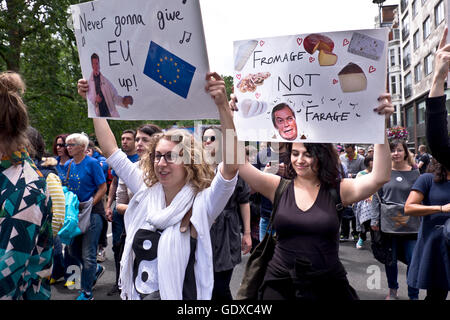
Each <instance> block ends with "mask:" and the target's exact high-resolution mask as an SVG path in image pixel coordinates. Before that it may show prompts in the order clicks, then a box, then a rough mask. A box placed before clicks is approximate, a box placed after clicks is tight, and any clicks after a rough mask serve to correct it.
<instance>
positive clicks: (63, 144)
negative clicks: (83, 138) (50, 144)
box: [56, 143, 66, 148]
mask: <svg viewBox="0 0 450 320" xmlns="http://www.w3.org/2000/svg"><path fill="white" fill-rule="evenodd" d="M65 146H66V144H65V143H57V144H56V147H57V148H64V147H65Z"/></svg>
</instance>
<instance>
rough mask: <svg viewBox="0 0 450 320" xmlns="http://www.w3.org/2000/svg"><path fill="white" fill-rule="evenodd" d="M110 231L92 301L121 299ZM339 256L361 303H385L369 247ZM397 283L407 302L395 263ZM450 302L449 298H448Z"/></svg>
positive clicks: (238, 272) (66, 296)
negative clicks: (113, 289)
mask: <svg viewBox="0 0 450 320" xmlns="http://www.w3.org/2000/svg"><path fill="white" fill-rule="evenodd" d="M110 230H111V228H109V231H108V232H109V233H108V247H107V249H106V253H107V254H106V261H105V262H103V263H102V265H103V266H104V267H106V271H105V273H104V274H103V276H102V277H101V278H100V279H99V281H98V283H97V285H96V287H95V289H94V299H95V300H120V297H119V295H114V296H108V295H107V292H108V291H109V290H110V289H111V287H112V285H113V284H114V281H115V271H114V258H113V253H112V249H111V248H112V246H111V234H110V232H111V231H110ZM339 255H340V258H341V261H342V263H343V265H344V266H345V269H346V270H347V273H348V274H347V277H348V279H349V281H350V284H351V285H352V286H353V288H355V290H356V291H357V293H358V295H359V297H360V298H361V299H362V300H384V298H385V297H386V295H387V292H388V288H387V280H386V273H385V270H384V266H383V265H381V264H380V263H378V261H376V260H375V259H374V258H373V255H372V252H371V251H370V245H369V243H368V242H367V243H366V244H365V247H364V248H363V249H361V250H358V249H356V248H355V242H354V241H348V242H341V245H340V250H339ZM248 256H249V255H248V254H247V255H245V256H243V257H242V262H241V263H240V264H239V265H237V266H236V268H235V270H234V272H233V277H232V280H231V292H232V294H233V296H235V295H236V292H237V290H238V289H239V285H240V282H241V280H242V275H243V272H244V266H245V263H246V262H247V259H248ZM398 283H399V290H398V296H399V300H408V294H407V286H406V266H405V265H404V264H403V263H401V262H399V263H398ZM78 294H79V293H78V290H77V289H75V288H74V289H68V288H66V287H64V286H63V282H59V283H56V284H55V285H53V286H52V297H51V299H52V300H74V299H76V297H77V296H78ZM425 295H426V292H425V290H420V294H419V299H420V300H423V299H424V298H425ZM448 299H450V297H449V298H448Z"/></svg>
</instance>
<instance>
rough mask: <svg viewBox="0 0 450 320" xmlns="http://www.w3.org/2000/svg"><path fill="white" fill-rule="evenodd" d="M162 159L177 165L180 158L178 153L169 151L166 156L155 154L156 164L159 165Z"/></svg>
mask: <svg viewBox="0 0 450 320" xmlns="http://www.w3.org/2000/svg"><path fill="white" fill-rule="evenodd" d="M161 158H164V160H166V162H167V163H175V162H176V161H177V160H178V158H179V156H178V154H177V153H176V152H173V151H169V152H167V153H165V154H161V153H156V154H155V163H159V161H160V160H161Z"/></svg>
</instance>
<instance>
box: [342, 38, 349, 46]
mask: <svg viewBox="0 0 450 320" xmlns="http://www.w3.org/2000/svg"><path fill="white" fill-rule="evenodd" d="M349 43H350V42H349V41H348V40H347V39H344V42H342V45H343V46H344V47H345V46H346V45H348V44H349Z"/></svg>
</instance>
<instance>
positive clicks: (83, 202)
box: [64, 133, 106, 300]
mask: <svg viewBox="0 0 450 320" xmlns="http://www.w3.org/2000/svg"><path fill="white" fill-rule="evenodd" d="M88 143H89V139H88V137H87V136H86V135H85V134H80V133H74V134H71V135H69V136H68V137H67V138H66V147H67V151H68V152H69V155H70V156H71V157H72V160H70V161H68V162H66V164H65V165H64V169H65V172H66V180H65V185H66V186H67V188H68V189H69V191H72V192H73V193H75V194H76V195H77V197H78V200H79V201H80V213H82V212H83V211H84V210H87V211H89V210H91V214H90V220H89V221H90V224H89V227H88V228H87V230H86V231H85V233H83V234H81V235H79V236H77V237H76V238H75V239H74V242H73V243H72V245H71V246H70V251H71V255H72V256H73V257H75V258H76V259H77V260H78V261H79V264H80V265H82V270H81V293H80V295H79V296H78V298H77V300H92V299H93V295H92V289H93V286H94V285H95V283H96V282H97V280H98V279H99V278H100V277H101V275H102V274H103V272H104V271H105V268H104V267H103V266H101V265H98V264H97V259H96V258H97V246H98V240H99V237H100V233H101V230H102V228H103V223H104V219H105V217H104V215H105V209H104V207H103V202H102V198H103V196H104V195H105V193H106V179H105V175H104V174H103V170H102V168H101V166H100V164H99V163H98V161H97V160H96V159H94V158H92V157H89V156H87V155H86V149H87V146H88ZM89 208H90V209H89Z"/></svg>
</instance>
